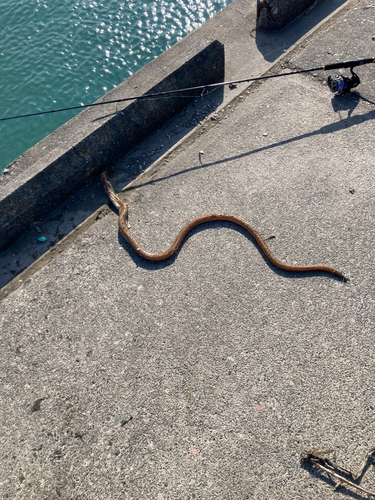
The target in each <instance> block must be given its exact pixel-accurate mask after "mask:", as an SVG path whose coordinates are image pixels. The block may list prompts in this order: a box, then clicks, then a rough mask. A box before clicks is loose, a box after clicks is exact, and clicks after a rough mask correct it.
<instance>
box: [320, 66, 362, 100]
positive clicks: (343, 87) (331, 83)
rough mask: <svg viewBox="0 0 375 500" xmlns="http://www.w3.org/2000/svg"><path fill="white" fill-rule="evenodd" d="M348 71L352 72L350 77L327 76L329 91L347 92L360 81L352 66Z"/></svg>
mask: <svg viewBox="0 0 375 500" xmlns="http://www.w3.org/2000/svg"><path fill="white" fill-rule="evenodd" d="M350 72H351V74H352V76H351V77H350V78H349V77H348V76H342V75H335V76H329V77H328V80H327V83H328V87H329V88H330V90H331V92H333V93H334V94H336V95H343V94H349V93H350V91H351V90H352V89H354V88H355V87H357V86H358V85H359V84H360V83H361V80H360V79H359V76H358V75H357V73H354V71H353V68H350Z"/></svg>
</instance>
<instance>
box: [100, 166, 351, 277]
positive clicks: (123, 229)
mask: <svg viewBox="0 0 375 500" xmlns="http://www.w3.org/2000/svg"><path fill="white" fill-rule="evenodd" d="M102 181H103V185H104V188H105V190H106V192H107V194H108V196H109V198H110V200H111V201H112V203H113V204H114V206H115V207H116V208H117V209H118V211H119V217H118V225H119V230H120V233H121V234H122V236H123V237H124V238H125V239H126V241H127V242H128V243H129V245H130V246H131V247H132V248H133V250H135V251H136V252H137V254H138V255H140V256H141V257H143V258H144V259H146V260H152V261H158V260H165V259H168V258H169V257H171V256H172V255H173V254H174V253H176V252H177V250H178V248H179V247H180V245H181V243H182V242H183V240H184V238H185V236H186V235H187V234H188V233H189V231H191V230H192V229H193V228H194V227H196V226H199V225H200V224H203V223H204V222H210V221H213V220H222V221H229V222H234V223H235V224H238V225H239V226H241V227H243V228H245V229H246V230H247V231H248V232H249V233H250V234H251V235H252V236H253V238H254V239H255V240H256V242H257V243H258V245H259V247H260V248H261V250H262V251H263V253H264V255H265V256H266V257H267V259H268V260H269V261H270V262H272V264H274V265H275V266H277V267H279V268H280V269H284V270H285V271H292V272H305V271H325V272H327V273H331V274H334V275H336V276H338V277H339V278H341V279H343V280H344V281H347V278H346V277H345V276H344V275H343V274H342V273H340V272H339V271H336V269H333V268H332V267H329V266H321V265H311V266H291V265H289V264H284V262H281V260H279V259H277V258H276V257H275V256H274V255H273V253H272V252H271V250H270V249H269V248H268V246H267V245H266V243H265V242H264V240H263V238H262V236H261V234H260V233H258V231H256V230H255V229H254V228H253V227H251V226H250V225H249V224H247V223H246V222H244V221H243V220H241V219H240V218H239V217H236V216H235V215H226V214H207V215H202V216H200V217H196V218H195V219H193V220H191V221H190V222H188V223H187V224H186V226H184V227H183V228H182V229H181V231H180V232H179V233H178V235H177V236H176V238H175V240H174V242H173V243H172V245H171V246H170V247H169V248H168V249H167V250H165V251H164V252H161V253H150V252H147V251H146V250H145V249H144V248H142V247H141V245H140V244H139V243H138V242H137V240H136V239H135V238H134V236H133V235H132V234H131V233H130V231H129V229H128V213H129V207H128V205H127V204H126V203H124V202H123V201H121V200H120V198H119V197H118V196H117V195H116V193H115V191H114V189H113V187H112V184H111V183H110V182H109V180H108V167H107V168H106V169H105V170H104V171H103V172H102Z"/></svg>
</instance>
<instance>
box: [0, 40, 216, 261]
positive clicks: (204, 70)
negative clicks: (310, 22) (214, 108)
mask: <svg viewBox="0 0 375 500" xmlns="http://www.w3.org/2000/svg"><path fill="white" fill-rule="evenodd" d="M170 50H171V51H173V47H172V49H170ZM172 62H173V64H172V65H170V64H169V65H168V70H167V68H166V67H165V66H164V60H163V58H162V57H161V58H160V59H159V58H157V59H155V60H154V61H152V62H151V63H149V64H148V65H146V66H145V67H144V68H142V69H141V70H140V71H138V72H137V73H136V74H135V75H133V76H131V77H130V78H129V79H127V80H126V81H125V82H123V83H122V84H120V85H119V86H118V87H117V88H116V89H115V91H111V92H109V93H108V94H106V95H105V96H103V97H102V98H101V99H100V100H99V101H97V102H101V101H104V100H105V101H107V100H114V99H119V98H120V99H121V96H122V97H128V96H129V95H134V93H133V94H131V93H130V92H129V90H130V89H132V87H135V88H136V89H135V90H137V91H135V90H134V91H133V92H135V95H143V94H146V93H156V92H164V91H167V90H172V89H177V88H185V87H192V86H197V85H205V84H210V83H215V82H218V81H221V80H222V79H223V76H224V47H223V45H222V44H221V43H220V42H218V41H217V40H214V41H211V40H206V39H202V40H200V42H199V43H198V45H195V46H194V47H190V48H189V50H188V51H187V52H184V54H183V58H181V57H177V58H175V59H174V60H173V61H172ZM133 81H134V82H137V83H138V85H132V84H133ZM141 82H144V83H143V84H141V85H139V83H141ZM150 84H151V86H150ZM193 94H194V93H193ZM185 95H189V94H188V93H187V94H185ZM119 96H120V97H119ZM190 100H191V97H186V98H179V97H176V98H173V99H168V104H167V105H166V103H165V100H152V101H151V100H147V101H146V100H144V101H142V100H138V101H132V102H130V103H129V102H128V103H126V104H124V105H121V107H120V109H118V110H117V112H116V111H115V112H114V113H111V114H110V115H108V114H107V113H108V111H104V113H105V114H106V116H103V110H104V108H103V109H100V107H96V108H88V109H86V110H85V111H83V112H82V113H80V114H79V115H78V116H76V117H75V118H73V119H72V120H70V121H69V122H68V123H67V124H65V125H63V127H60V129H58V130H57V131H56V133H54V137H55V142H56V143H55V147H51V146H50V145H49V152H48V153H47V154H45V155H44V156H42V157H41V158H40V159H38V158H36V161H35V162H34V163H33V164H32V165H31V166H30V167H29V168H27V169H25V170H24V171H23V172H22V173H21V174H20V175H18V176H17V177H16V179H15V180H14V181H12V182H10V183H8V184H6V185H5V186H4V187H2V188H1V189H0V251H1V250H3V249H5V248H7V247H8V246H9V245H10V244H11V243H12V242H14V241H15V240H16V239H17V238H18V237H19V236H20V235H21V234H22V233H23V232H25V231H27V230H28V229H29V228H30V226H31V224H32V223H33V222H35V221H36V220H38V219H40V218H42V217H44V216H45V215H47V214H48V213H50V212H51V211H52V210H53V209H54V208H56V206H57V205H58V204H60V203H61V202H62V201H64V200H65V199H66V198H67V197H68V196H70V195H71V194H73V193H74V192H76V191H77V190H78V189H80V188H81V187H83V186H84V185H85V184H86V183H87V182H89V181H90V180H91V179H92V178H93V177H94V176H95V175H97V174H98V173H99V172H100V170H101V169H102V168H103V167H104V166H105V165H106V164H108V163H114V162H115V161H117V160H118V159H119V158H120V157H121V156H122V155H124V154H125V153H126V152H127V151H129V150H130V149H131V148H133V147H134V146H135V145H137V144H138V143H139V142H141V141H142V140H143V139H144V138H146V137H147V136H148V135H150V134H151V133H152V132H154V131H155V130H156V129H157V128H159V127H160V126H161V125H162V124H163V123H164V122H165V121H166V120H168V119H169V118H171V117H172V116H173V115H174V114H175V113H177V112H178V111H179V110H181V109H182V108H183V107H184V106H185V105H186V104H187V103H188V102H189V101H190ZM60 132H61V134H60ZM50 140H51V138H46V142H48V141H50ZM42 144H43V141H41V143H39V144H38V145H37V146H35V148H37V149H38V150H39V151H41V150H43V145H42ZM31 149H33V148H31Z"/></svg>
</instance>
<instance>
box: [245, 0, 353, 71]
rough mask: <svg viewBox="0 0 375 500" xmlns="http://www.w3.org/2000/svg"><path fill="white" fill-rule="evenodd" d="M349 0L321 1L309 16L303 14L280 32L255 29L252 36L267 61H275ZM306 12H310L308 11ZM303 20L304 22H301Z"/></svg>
mask: <svg viewBox="0 0 375 500" xmlns="http://www.w3.org/2000/svg"><path fill="white" fill-rule="evenodd" d="M346 1H347V0H320V1H319V3H318V4H317V5H316V6H315V7H314V8H313V9H312V10H311V11H310V13H309V14H308V15H306V14H301V16H299V17H298V18H297V19H296V20H295V21H293V22H291V23H290V24H288V26H286V27H285V28H284V29H282V30H280V31H261V30H259V29H254V30H253V31H252V33H251V36H252V37H253V38H255V41H256V44H257V47H258V50H259V51H260V52H261V54H262V55H263V57H264V59H265V60H266V61H271V62H273V61H275V60H276V59H277V58H278V57H280V56H281V54H282V53H283V52H285V51H286V50H288V49H289V48H290V47H291V46H292V45H293V44H295V43H296V42H297V40H299V39H300V38H302V37H303V36H304V35H305V34H306V33H307V32H309V31H310V30H311V29H312V28H314V26H316V25H317V24H319V23H320V22H321V21H323V20H324V19H325V18H326V17H328V16H329V15H330V14H332V13H333V12H334V11H335V10H336V9H338V8H339V7H341V6H342V5H344V4H345V3H346ZM306 12H309V10H307V11H306ZM301 18H302V22H301Z"/></svg>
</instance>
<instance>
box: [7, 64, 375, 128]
mask: <svg viewBox="0 0 375 500" xmlns="http://www.w3.org/2000/svg"><path fill="white" fill-rule="evenodd" d="M371 63H375V57H370V58H367V59H358V60H355V61H345V62H338V63H332V64H325V65H324V66H319V67H317V68H309V69H299V70H296V71H290V72H289V73H277V74H275V75H266V76H257V77H252V78H243V79H241V80H232V81H227V82H219V83H210V84H207V85H198V86H196V87H187V88H183V89H175V90H165V91H164V92H155V93H151V94H143V95H138V96H132V97H124V98H122V99H114V100H112V101H102V102H95V103H92V104H81V105H80V106H71V107H69V108H60V109H52V110H49V111H39V112H37V113H29V114H26V115H18V116H8V117H5V118H0V122H4V121H6V120H15V119H17V118H28V117H31V116H40V115H46V114H50V113H59V112H61V111H70V110H74V109H83V108H92V107H94V106H104V105H105V104H117V103H120V102H127V101H136V100H140V99H142V100H147V99H163V98H171V97H191V96H179V95H178V94H179V93H180V92H191V91H196V90H202V91H203V92H204V91H205V90H207V89H210V88H218V87H224V86H225V85H236V84H239V83H248V82H255V81H258V80H268V79H270V78H279V77H282V76H289V75H298V74H301V73H310V72H313V71H329V70H332V69H344V68H350V72H351V74H352V76H351V77H346V76H342V75H338V74H336V75H335V76H329V77H328V80H327V83H328V86H329V88H330V90H331V91H332V92H333V93H335V94H338V95H342V94H348V93H349V92H350V91H351V90H352V89H353V88H355V87H357V86H358V85H359V84H360V79H359V76H358V75H357V74H356V73H355V72H354V71H353V68H355V67H357V66H363V65H364V64H371ZM202 95H203V93H202Z"/></svg>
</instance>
